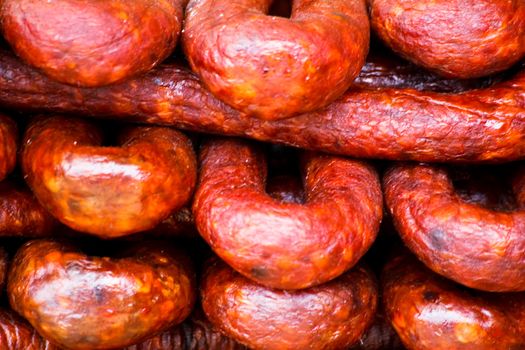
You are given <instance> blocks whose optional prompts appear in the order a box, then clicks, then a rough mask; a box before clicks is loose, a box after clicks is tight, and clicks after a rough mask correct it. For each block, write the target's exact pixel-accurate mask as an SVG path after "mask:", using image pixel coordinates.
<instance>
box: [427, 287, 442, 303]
mask: <svg viewBox="0 0 525 350" xmlns="http://www.w3.org/2000/svg"><path fill="white" fill-rule="evenodd" d="M423 299H425V300H426V301H430V302H433V303H434V302H436V301H437V300H438V299H439V294H438V293H436V292H433V291H431V290H426V291H425V292H423Z"/></svg>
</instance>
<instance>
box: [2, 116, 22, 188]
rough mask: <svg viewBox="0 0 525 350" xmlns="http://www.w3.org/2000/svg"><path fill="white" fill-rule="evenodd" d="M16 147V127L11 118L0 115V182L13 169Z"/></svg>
mask: <svg viewBox="0 0 525 350" xmlns="http://www.w3.org/2000/svg"><path fill="white" fill-rule="evenodd" d="M17 145H18V127H17V125H16V124H15V122H14V121H13V120H12V119H11V118H9V117H8V116H6V115H5V114H1V113H0V181H2V180H3V179H4V178H5V177H6V176H7V174H9V173H10V172H11V171H13V169H14V168H15V165H16V156H17V155H16V153H17Z"/></svg>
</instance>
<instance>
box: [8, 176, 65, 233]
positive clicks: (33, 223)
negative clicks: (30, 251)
mask: <svg viewBox="0 0 525 350" xmlns="http://www.w3.org/2000/svg"><path fill="white" fill-rule="evenodd" d="M56 227H57V221H56V220H55V219H54V218H53V216H52V215H51V214H50V213H49V212H48V211H47V210H46V209H44V208H43V207H42V205H40V203H39V202H38V200H37V199H36V198H35V196H34V195H33V193H32V192H31V191H30V190H29V189H28V188H27V187H25V186H21V185H19V184H17V183H15V182H13V181H9V180H4V181H2V182H0V237H13V236H20V237H34V238H36V237H45V236H50V235H52V234H53V231H54V229H55V228H56Z"/></svg>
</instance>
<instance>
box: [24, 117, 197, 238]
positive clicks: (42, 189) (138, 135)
mask: <svg viewBox="0 0 525 350" xmlns="http://www.w3.org/2000/svg"><path fill="white" fill-rule="evenodd" d="M119 141H120V144H121V146H120V147H101V146H100V144H101V132H100V130H99V129H97V128H96V127H95V126H94V125H93V124H90V123H88V122H86V121H83V120H78V119H67V118H63V117H50V118H37V119H35V120H34V121H33V122H32V123H31V124H30V125H29V127H28V129H27V131H26V134H25V136H24V146H23V148H22V169H23V172H24V175H25V177H26V181H27V182H28V184H29V186H30V187H31V189H32V190H33V191H34V193H35V195H36V197H37V198H38V199H39V201H40V202H41V203H42V205H43V206H44V207H45V208H46V209H48V210H49V211H50V212H51V213H52V214H53V215H54V216H55V217H56V218H57V219H58V220H60V221H61V222H63V223H64V224H66V225H67V226H70V227H72V228H73V229H75V230H78V231H82V232H87V233H91V234H95V235H98V236H101V237H105V238H112V237H118V236H122V235H127V234H130V233H134V232H138V231H143V230H146V229H149V228H153V227H154V226H155V225H156V224H158V223H159V222H161V221H162V220H163V219H165V218H166V217H168V216H169V215H170V214H171V213H172V212H173V211H174V210H176V209H179V208H181V207H182V206H183V205H184V204H186V202H187V201H188V200H189V199H190V196H191V194H192V190H193V187H194V185H195V181H196V176H197V175H196V159H195V155H194V151H193V148H192V146H191V143H190V141H189V139H188V138H187V137H185V136H184V135H182V134H181V133H179V132H178V131H176V130H173V129H169V128H163V127H135V128H131V129H129V130H128V131H127V132H124V133H123V134H122V135H121V137H120V140H119Z"/></svg>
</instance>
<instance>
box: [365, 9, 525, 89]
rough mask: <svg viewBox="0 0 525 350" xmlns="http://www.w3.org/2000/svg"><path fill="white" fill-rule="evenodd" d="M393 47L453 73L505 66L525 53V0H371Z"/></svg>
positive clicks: (470, 74) (375, 21)
mask: <svg viewBox="0 0 525 350" xmlns="http://www.w3.org/2000/svg"><path fill="white" fill-rule="evenodd" d="M369 2H370V3H371V20H372V27H373V29H374V30H375V31H376V33H377V34H378V35H379V37H380V38H382V39H383V40H384V41H385V43H386V44H388V45H389V46H390V47H391V48H392V49H393V50H394V51H396V52H398V53H400V54H401V55H403V56H404V57H406V58H408V59H409V60H411V61H413V62H415V63H417V64H419V65H422V66H424V67H426V68H428V69H430V70H433V71H435V72H438V73H440V74H442V75H445V76H448V77H456V78H463V79H464V78H474V77H480V76H486V75H489V74H493V73H496V72H500V71H503V70H505V69H507V68H509V67H511V66H512V65H513V64H515V63H516V62H518V61H519V60H520V59H521V58H522V57H524V56H525V1H523V0H497V1H494V0H433V1H424V0H423V1H422V0H369Z"/></svg>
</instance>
